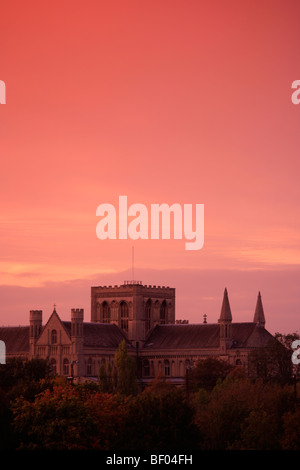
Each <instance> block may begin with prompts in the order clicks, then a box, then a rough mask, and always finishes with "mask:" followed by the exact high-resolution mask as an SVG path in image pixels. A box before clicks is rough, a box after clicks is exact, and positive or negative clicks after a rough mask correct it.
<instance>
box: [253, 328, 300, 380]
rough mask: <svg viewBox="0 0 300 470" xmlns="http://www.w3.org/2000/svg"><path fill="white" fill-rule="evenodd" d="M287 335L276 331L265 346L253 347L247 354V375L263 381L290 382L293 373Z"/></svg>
mask: <svg viewBox="0 0 300 470" xmlns="http://www.w3.org/2000/svg"><path fill="white" fill-rule="evenodd" d="M286 339H287V336H286V337H285V336H284V335H281V334H279V333H276V335H275V337H274V338H272V339H271V340H270V341H269V343H268V344H267V346H265V347H261V348H258V349H255V350H254V351H252V352H251V354H250V355H249V375H250V376H252V377H256V378H261V379H263V381H264V382H270V381H271V382H277V383H280V384H282V385H283V384H286V383H290V382H291V379H292V375H293V363H292V361H291V355H292V352H291V349H290V347H289V346H288V342H286Z"/></svg>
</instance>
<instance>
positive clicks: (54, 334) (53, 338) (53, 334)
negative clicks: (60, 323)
mask: <svg viewBox="0 0 300 470" xmlns="http://www.w3.org/2000/svg"><path fill="white" fill-rule="evenodd" d="M56 343H57V331H56V330H52V331H51V344H56Z"/></svg>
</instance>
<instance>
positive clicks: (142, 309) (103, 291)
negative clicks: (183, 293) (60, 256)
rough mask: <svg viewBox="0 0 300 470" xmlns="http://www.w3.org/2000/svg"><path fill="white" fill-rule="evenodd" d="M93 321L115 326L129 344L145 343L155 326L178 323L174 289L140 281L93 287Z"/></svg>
mask: <svg viewBox="0 0 300 470" xmlns="http://www.w3.org/2000/svg"><path fill="white" fill-rule="evenodd" d="M91 321H92V322H100V323H114V324H115V325H117V326H119V328H121V329H122V331H123V332H124V333H125V334H126V335H127V337H128V339H129V340H131V341H133V342H140V341H144V340H145V338H146V336H147V334H148V332H149V331H150V330H151V329H152V328H153V327H154V326H155V325H159V324H174V323H175V289H174V288H171V287H165V286H147V285H143V284H142V282H141V281H125V282H124V284H122V285H121V286H117V285H115V286H99V287H92V289H91Z"/></svg>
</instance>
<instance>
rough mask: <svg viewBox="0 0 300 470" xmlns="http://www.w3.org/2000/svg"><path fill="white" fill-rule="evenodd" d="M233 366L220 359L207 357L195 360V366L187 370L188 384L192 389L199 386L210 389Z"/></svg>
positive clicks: (195, 389) (194, 389) (196, 389)
mask: <svg viewBox="0 0 300 470" xmlns="http://www.w3.org/2000/svg"><path fill="white" fill-rule="evenodd" d="M232 369H233V366H231V365H230V364H228V362H225V361H223V360H221V359H216V358H214V357H208V358H207V359H203V360H200V361H198V362H197V364H196V367H195V368H194V369H191V370H190V371H189V377H188V380H189V386H190V389H191V390H192V391H198V390H199V389H200V388H204V389H205V390H212V389H213V388H214V386H215V385H216V383H217V381H218V380H219V379H221V380H223V379H224V378H225V377H226V376H227V375H228V374H229V372H230V371H231V370H232Z"/></svg>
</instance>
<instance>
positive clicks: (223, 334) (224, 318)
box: [219, 288, 232, 353]
mask: <svg viewBox="0 0 300 470" xmlns="http://www.w3.org/2000/svg"><path fill="white" fill-rule="evenodd" d="M219 323H220V349H221V352H222V353H224V352H225V351H226V349H229V348H230V347H231V345H232V335H231V323H232V315H231V309H230V304H229V299H228V293H227V289H226V288H225V291H224V297H223V303H222V308H221V314H220V318H219Z"/></svg>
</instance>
